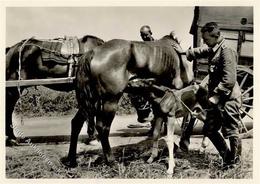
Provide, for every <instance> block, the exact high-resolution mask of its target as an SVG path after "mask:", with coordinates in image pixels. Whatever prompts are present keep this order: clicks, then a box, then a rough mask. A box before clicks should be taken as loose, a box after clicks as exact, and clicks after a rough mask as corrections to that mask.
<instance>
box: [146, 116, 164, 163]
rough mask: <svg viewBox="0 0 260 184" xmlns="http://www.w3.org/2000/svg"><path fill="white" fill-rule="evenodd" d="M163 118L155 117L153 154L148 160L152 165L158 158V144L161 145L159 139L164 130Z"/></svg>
mask: <svg viewBox="0 0 260 184" xmlns="http://www.w3.org/2000/svg"><path fill="white" fill-rule="evenodd" d="M162 122H163V118H162V117H155V125H154V129H153V147H152V154H151V156H150V158H149V159H148V160H147V162H148V163H152V162H153V161H154V159H155V158H157V157H158V143H159V137H160V133H161V128H162Z"/></svg>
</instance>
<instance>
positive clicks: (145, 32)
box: [140, 25, 154, 41]
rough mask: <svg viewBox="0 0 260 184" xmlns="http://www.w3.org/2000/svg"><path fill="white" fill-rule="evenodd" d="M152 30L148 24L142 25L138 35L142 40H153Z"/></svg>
mask: <svg viewBox="0 0 260 184" xmlns="http://www.w3.org/2000/svg"><path fill="white" fill-rule="evenodd" d="M152 34H153V33H152V31H151V28H150V26H148V25H144V26H142V27H141V28H140V35H141V38H142V39H143V41H154V38H153V37H152Z"/></svg>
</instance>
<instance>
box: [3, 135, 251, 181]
mask: <svg viewBox="0 0 260 184" xmlns="http://www.w3.org/2000/svg"><path fill="white" fill-rule="evenodd" d="M119 140H120V142H118V141H119ZM110 141H111V145H112V146H113V145H114V146H113V149H112V150H113V153H114V154H115V157H116V163H115V164H114V165H113V166H107V165H106V164H105V162H104V159H103V155H102V150H101V147H100V146H90V145H85V144H84V143H79V144H78V147H79V148H78V158H77V160H78V162H79V166H78V167H77V168H75V169H68V168H65V167H64V166H63V165H62V164H61V163H60V162H59V159H60V158H61V157H64V156H65V155H66V154H67V151H68V147H69V144H68V143H59V144H34V147H32V145H28V144H24V145H22V146H19V147H12V148H10V147H7V148H6V177H7V178H146V179H148V178H156V179H157V178H167V174H166V170H167V154H168V151H167V148H166V145H165V144H164V142H163V141H161V143H160V157H159V158H158V160H156V161H155V162H154V163H152V164H148V163H146V162H145V161H146V160H147V159H148V157H149V154H150V151H149V150H150V148H151V140H147V139H146V137H135V138H134V137H120V139H118V137H111V138H110ZM200 143H201V138H192V139H191V147H190V148H191V150H190V151H189V153H177V154H176V156H175V158H176V167H175V172H174V175H173V178H179V179H180V178H189V179H198V178H200V179H201V178H208V179H211V178H221V179H226V178H238V179H250V178H252V177H253V176H252V175H253V139H243V156H242V157H243V158H242V163H241V167H239V168H236V169H233V170H228V171H224V172H223V171H221V169H220V164H221V159H220V158H219V156H218V154H217V153H216V150H215V148H213V147H212V145H211V144H210V145H209V147H207V148H206V150H205V152H204V153H202V154H201V153H200V152H199V151H198V148H199V147H200ZM35 147H37V149H38V150H40V152H41V153H43V154H42V155H44V156H46V158H47V159H48V162H47V159H43V156H42V155H41V154H39V152H38V153H37V152H36V151H35ZM44 158H45V157H44ZM50 163H51V164H50Z"/></svg>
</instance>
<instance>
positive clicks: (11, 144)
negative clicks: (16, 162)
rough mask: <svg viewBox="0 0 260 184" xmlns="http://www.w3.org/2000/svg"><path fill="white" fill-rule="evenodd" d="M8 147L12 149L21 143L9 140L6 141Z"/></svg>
mask: <svg viewBox="0 0 260 184" xmlns="http://www.w3.org/2000/svg"><path fill="white" fill-rule="evenodd" d="M6 146H10V147H12V146H19V143H18V141H17V140H15V139H7V140H6Z"/></svg>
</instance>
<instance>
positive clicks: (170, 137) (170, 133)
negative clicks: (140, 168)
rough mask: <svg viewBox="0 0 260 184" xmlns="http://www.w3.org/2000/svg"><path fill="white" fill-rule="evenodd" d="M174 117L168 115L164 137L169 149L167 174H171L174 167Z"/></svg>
mask: <svg viewBox="0 0 260 184" xmlns="http://www.w3.org/2000/svg"><path fill="white" fill-rule="evenodd" d="M175 121H176V118H175V117H174V116H173V117H168V121H167V137H166V144H167V146H168V150H169V161H168V162H169V166H168V170H167V173H168V174H169V175H172V174H173V170H174V167H175V160H174V155H173V154H174V152H173V150H174V128H175V127H174V124H175Z"/></svg>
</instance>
